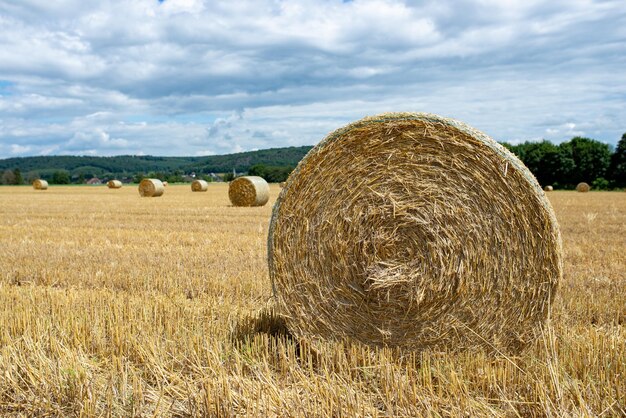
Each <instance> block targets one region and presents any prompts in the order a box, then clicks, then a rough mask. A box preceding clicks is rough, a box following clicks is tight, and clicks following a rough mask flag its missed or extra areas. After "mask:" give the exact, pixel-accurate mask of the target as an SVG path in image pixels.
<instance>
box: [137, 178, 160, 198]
mask: <svg viewBox="0 0 626 418" xmlns="http://www.w3.org/2000/svg"><path fill="white" fill-rule="evenodd" d="M163 192H165V187H164V186H163V183H161V180H159V179H143V180H141V183H139V194H140V195H141V196H142V197H159V196H161V195H162V194H163Z"/></svg>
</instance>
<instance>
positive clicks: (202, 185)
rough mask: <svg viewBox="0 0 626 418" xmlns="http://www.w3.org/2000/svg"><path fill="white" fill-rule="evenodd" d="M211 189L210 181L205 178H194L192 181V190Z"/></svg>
mask: <svg viewBox="0 0 626 418" xmlns="http://www.w3.org/2000/svg"><path fill="white" fill-rule="evenodd" d="M208 189H209V183H207V182H206V181H205V180H194V181H193V182H192V183H191V191H192V192H206V191H207V190H208Z"/></svg>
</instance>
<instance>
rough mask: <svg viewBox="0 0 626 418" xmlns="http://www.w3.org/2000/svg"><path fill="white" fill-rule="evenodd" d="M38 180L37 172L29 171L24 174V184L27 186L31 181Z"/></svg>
mask: <svg viewBox="0 0 626 418" xmlns="http://www.w3.org/2000/svg"><path fill="white" fill-rule="evenodd" d="M38 178H40V176H39V172H37V171H34V170H32V171H29V172H27V173H26V182H27V183H28V184H31V183H32V182H33V181H35V180H37V179H38Z"/></svg>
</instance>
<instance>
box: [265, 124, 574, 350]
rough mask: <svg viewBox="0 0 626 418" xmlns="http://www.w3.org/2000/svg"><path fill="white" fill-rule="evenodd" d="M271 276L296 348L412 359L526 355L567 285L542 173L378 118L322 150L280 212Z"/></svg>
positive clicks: (467, 130)
mask: <svg viewBox="0 0 626 418" xmlns="http://www.w3.org/2000/svg"><path fill="white" fill-rule="evenodd" d="M268 262H269V273H270V278H271V280H272V286H273V289H274V295H275V297H276V301H277V307H278V309H279V311H280V312H281V314H282V315H284V317H285V319H286V321H287V324H288V326H289V328H290V330H291V332H292V333H294V334H295V335H296V336H298V337H300V338H307V339H312V340H317V339H333V340H344V339H347V340H350V339H352V340H357V341H360V342H363V343H367V344H371V345H377V346H399V347H404V348H408V349H413V350H422V349H425V348H432V349H446V350H457V349H467V348H472V347H477V346H483V347H485V348H486V349H487V350H494V351H498V350H505V351H517V350H519V349H521V348H523V347H524V346H525V345H526V344H527V343H529V342H530V341H531V340H533V339H534V338H535V337H536V335H537V332H536V331H537V330H538V324H540V323H541V322H542V321H543V320H544V319H545V318H546V316H547V315H548V311H549V308H550V306H551V302H552V300H553V298H554V294H555V291H556V288H557V284H558V282H559V279H560V278H561V275H562V250H561V239H560V233H559V229H558V225H557V221H556V218H555V216H554V212H553V210H552V207H551V206H550V203H549V201H548V200H547V198H546V197H545V194H544V193H543V191H542V190H541V186H540V185H539V184H538V183H537V181H536V180H535V178H534V177H533V176H532V174H531V173H530V171H529V170H528V169H527V168H526V167H525V166H524V165H523V164H522V163H521V162H520V161H519V160H518V159H517V158H516V157H515V156H514V155H513V154H511V153H510V152H509V151H507V150H506V149H505V148H504V147H502V146H500V145H499V144H498V143H496V142H495V141H494V140H492V139H491V138H489V137H487V136H486V135H485V134H483V133H481V132H478V131H476V130H474V129H472V128H471V127H469V126H467V125H465V124H463V123H460V122H457V121H454V120H450V119H446V118H442V117H439V116H436V115H431V114H421V113H392V114H382V115H378V116H374V117H368V118H365V119H362V120H360V121H357V122H355V123H352V124H350V125H348V126H345V127H343V128H341V129H338V130H336V131H335V132H332V133H331V134H330V135H328V136H327V137H326V138H325V139H324V140H323V141H322V142H321V143H320V144H318V145H317V146H316V147H315V148H313V149H312V150H311V151H310V152H309V153H308V154H307V156H306V157H305V158H304V159H303V160H302V161H301V162H300V164H299V165H298V167H297V168H296V170H295V171H294V172H293V173H292V174H291V175H290V176H289V179H288V180H287V184H286V186H285V188H284V189H282V192H281V194H280V196H279V198H278V201H277V202H276V205H275V206H274V209H273V214H272V219H271V224H270V232H269V236H268Z"/></svg>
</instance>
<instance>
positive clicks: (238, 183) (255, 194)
mask: <svg viewBox="0 0 626 418" xmlns="http://www.w3.org/2000/svg"><path fill="white" fill-rule="evenodd" d="M228 197H229V198H230V202H231V203H232V204H233V206H263V205H265V204H266V203H267V201H268V200H269V199H270V186H269V185H268V184H267V182H266V181H265V180H264V179H263V178H262V177H257V176H244V177H237V178H236V179H235V180H233V181H231V182H230V185H229V186H228Z"/></svg>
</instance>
